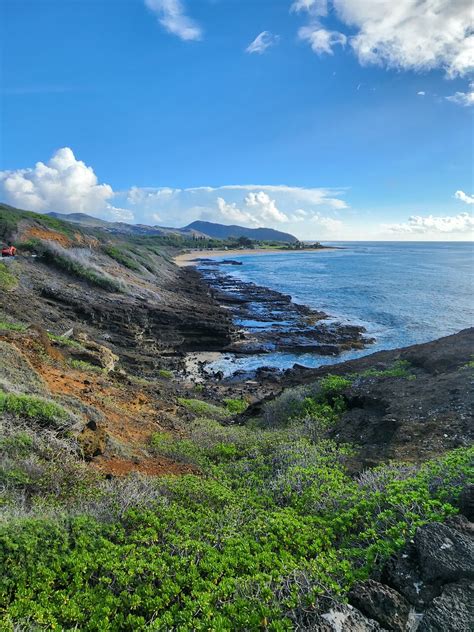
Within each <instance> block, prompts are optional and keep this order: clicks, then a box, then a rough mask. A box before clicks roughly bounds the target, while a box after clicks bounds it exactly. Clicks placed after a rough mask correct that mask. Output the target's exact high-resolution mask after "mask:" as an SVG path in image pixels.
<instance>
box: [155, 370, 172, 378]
mask: <svg viewBox="0 0 474 632" xmlns="http://www.w3.org/2000/svg"><path fill="white" fill-rule="evenodd" d="M158 375H159V376H160V377H163V378H165V379H166V380H170V379H171V378H172V377H174V375H173V371H169V370H168V369H160V370H159V371H158Z"/></svg>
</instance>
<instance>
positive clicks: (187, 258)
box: [174, 247, 335, 267]
mask: <svg viewBox="0 0 474 632" xmlns="http://www.w3.org/2000/svg"><path fill="white" fill-rule="evenodd" d="M334 249H335V248H330V247H324V248H302V249H301V250H286V249H285V248H274V249H272V250H270V249H268V248H254V249H252V248H243V249H239V250H189V251H188V252H184V253H182V254H180V255H178V256H177V257H174V262H175V263H176V265H177V266H179V267H183V266H193V265H196V264H197V263H198V261H197V260H198V259H212V258H219V259H220V258H221V257H225V258H226V259H231V258H232V257H241V256H242V255H275V254H281V253H284V254H287V255H288V254H295V255H297V254H300V253H302V252H321V251H323V250H334Z"/></svg>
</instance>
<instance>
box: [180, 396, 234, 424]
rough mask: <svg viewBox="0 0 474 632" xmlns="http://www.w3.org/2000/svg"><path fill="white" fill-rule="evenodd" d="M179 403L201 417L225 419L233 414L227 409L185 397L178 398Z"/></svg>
mask: <svg viewBox="0 0 474 632" xmlns="http://www.w3.org/2000/svg"><path fill="white" fill-rule="evenodd" d="M178 403H179V404H181V406H184V407H185V408H187V409H188V410H190V411H191V412H192V413H194V414H195V415H198V416H199V417H211V418H212V419H224V418H225V417H230V416H231V415H232V413H231V412H230V411H228V410H227V409H226V408H222V407H221V406H215V405H214V404H209V403H207V402H203V401H202V400H201V399H185V398H184V397H178Z"/></svg>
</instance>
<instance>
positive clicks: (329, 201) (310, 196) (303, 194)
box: [184, 184, 348, 209]
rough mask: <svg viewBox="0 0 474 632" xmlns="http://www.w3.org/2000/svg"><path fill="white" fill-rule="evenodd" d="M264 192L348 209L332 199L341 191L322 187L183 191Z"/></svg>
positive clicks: (230, 187) (248, 186) (254, 186)
mask: <svg viewBox="0 0 474 632" xmlns="http://www.w3.org/2000/svg"><path fill="white" fill-rule="evenodd" d="M257 190H258V191H265V192H266V193H269V194H271V195H273V196H274V197H275V196H278V198H279V199H282V200H285V201H291V202H292V203H293V202H295V201H296V202H305V203H306V204H312V205H314V206H319V205H326V206H329V207H331V208H334V209H344V208H348V204H347V202H345V201H344V200H341V199H340V198H337V197H333V196H335V195H341V194H342V193H343V191H342V190H341V189H327V188H322V187H311V188H307V187H291V186H288V185H286V184H225V185H222V186H220V187H193V188H190V189H184V191H187V192H194V193H199V192H201V191H203V192H207V193H215V192H219V191H236V192H239V191H257Z"/></svg>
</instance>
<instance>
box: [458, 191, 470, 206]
mask: <svg viewBox="0 0 474 632" xmlns="http://www.w3.org/2000/svg"><path fill="white" fill-rule="evenodd" d="M454 197H455V198H456V199H457V200H461V202H465V203H466V204H474V195H468V194H467V193H464V191H456V193H455V194H454Z"/></svg>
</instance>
